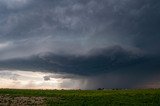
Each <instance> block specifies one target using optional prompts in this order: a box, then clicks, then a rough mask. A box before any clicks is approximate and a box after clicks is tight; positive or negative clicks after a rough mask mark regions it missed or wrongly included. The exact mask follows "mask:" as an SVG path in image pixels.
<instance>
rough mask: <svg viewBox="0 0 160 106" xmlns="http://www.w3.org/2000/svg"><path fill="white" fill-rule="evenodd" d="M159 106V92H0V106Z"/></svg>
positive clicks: (9, 90)
mask: <svg viewBox="0 0 160 106" xmlns="http://www.w3.org/2000/svg"><path fill="white" fill-rule="evenodd" d="M3 105H4V106H6V105H7V106H9V105H15V106H22V105H23V106H25V105H26V106H28V105H31V106H34V105H39V106H40V105H41V106H48V105H49V106H57V105H61V106H160V89H146V90H15V89H0V106H3Z"/></svg>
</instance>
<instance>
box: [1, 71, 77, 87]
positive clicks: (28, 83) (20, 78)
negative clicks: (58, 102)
mask: <svg viewBox="0 0 160 106" xmlns="http://www.w3.org/2000/svg"><path fill="white" fill-rule="evenodd" d="M60 75H61V74H55V73H43V72H32V71H20V70H1V71H0V88H11V89H12V88H13V89H71V88H72V89H78V88H79V81H78V80H74V79H71V78H54V77H51V78H50V79H49V80H44V76H55V77H56V76H60ZM65 83H67V84H68V85H71V88H70V87H65V86H64V85H63V84H65Z"/></svg>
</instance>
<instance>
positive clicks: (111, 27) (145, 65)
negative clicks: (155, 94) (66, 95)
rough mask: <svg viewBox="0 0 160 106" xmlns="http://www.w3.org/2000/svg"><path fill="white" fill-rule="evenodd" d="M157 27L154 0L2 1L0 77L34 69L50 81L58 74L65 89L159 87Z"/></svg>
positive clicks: (159, 7)
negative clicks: (67, 80)
mask: <svg viewBox="0 0 160 106" xmlns="http://www.w3.org/2000/svg"><path fill="white" fill-rule="evenodd" d="M159 29H160V1H158V0H0V69H1V73H2V74H0V76H3V75H4V74H3V73H4V72H5V70H7V71H9V72H10V71H11V72H13V73H14V74H15V73H16V74H18V73H19V72H20V73H21V72H24V73H25V74H26V75H27V76H29V72H34V73H41V76H43V77H42V78H41V79H42V80H44V82H47V81H50V82H51V83H52V79H53V78H55V80H56V78H57V74H60V75H58V79H59V77H60V79H61V82H62V80H66V79H70V81H69V83H68V82H65V81H63V84H64V85H65V86H60V87H59V88H67V89H68V88H71V89H72V88H74V89H75V88H77V87H78V88H82V89H96V88H98V87H104V88H138V87H144V88H145V87H147V88H148V87H159V83H160V82H159V79H158V76H159V72H160V48H159V45H160V30H159ZM17 70H18V71H17ZM26 71H27V72H28V73H27V72H26ZM47 73H48V74H49V75H48V74H47ZM45 74H47V76H46V75H45ZM5 76H8V77H2V78H5V79H7V78H8V80H9V79H10V76H11V75H10V74H9V73H5ZM97 76H98V77H97ZM30 77H33V76H30ZM10 80H12V79H10ZM18 80H21V81H22V80H23V78H22V77H20V79H18ZM24 80H25V78H24ZM14 81H15V79H14ZM25 81H26V80H25ZM35 81H39V79H38V78H37V79H36V80H35ZM74 81H78V84H79V85H75V83H74ZM153 82H154V84H153ZM155 82H156V83H155ZM28 83H29V82H28ZM10 84H12V83H10ZM10 84H9V83H8V85H7V86H5V87H12V86H11V85H10ZM28 86H29V84H28ZM46 86H47V87H48V85H46ZM75 86H76V87H75ZM0 87H3V84H1V85H0ZM47 87H42V88H47ZM19 88H25V87H24V86H23V87H22V86H19ZM26 88H30V87H26ZM34 88H41V87H40V86H37V87H35V85H34ZM48 88H57V86H56V87H55V86H53V87H52V84H51V85H50V87H48Z"/></svg>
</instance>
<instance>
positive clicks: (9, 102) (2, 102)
mask: <svg viewBox="0 0 160 106" xmlns="http://www.w3.org/2000/svg"><path fill="white" fill-rule="evenodd" d="M0 106H45V97H22V96H20V97H18V96H15V97H14V96H10V95H0Z"/></svg>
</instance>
